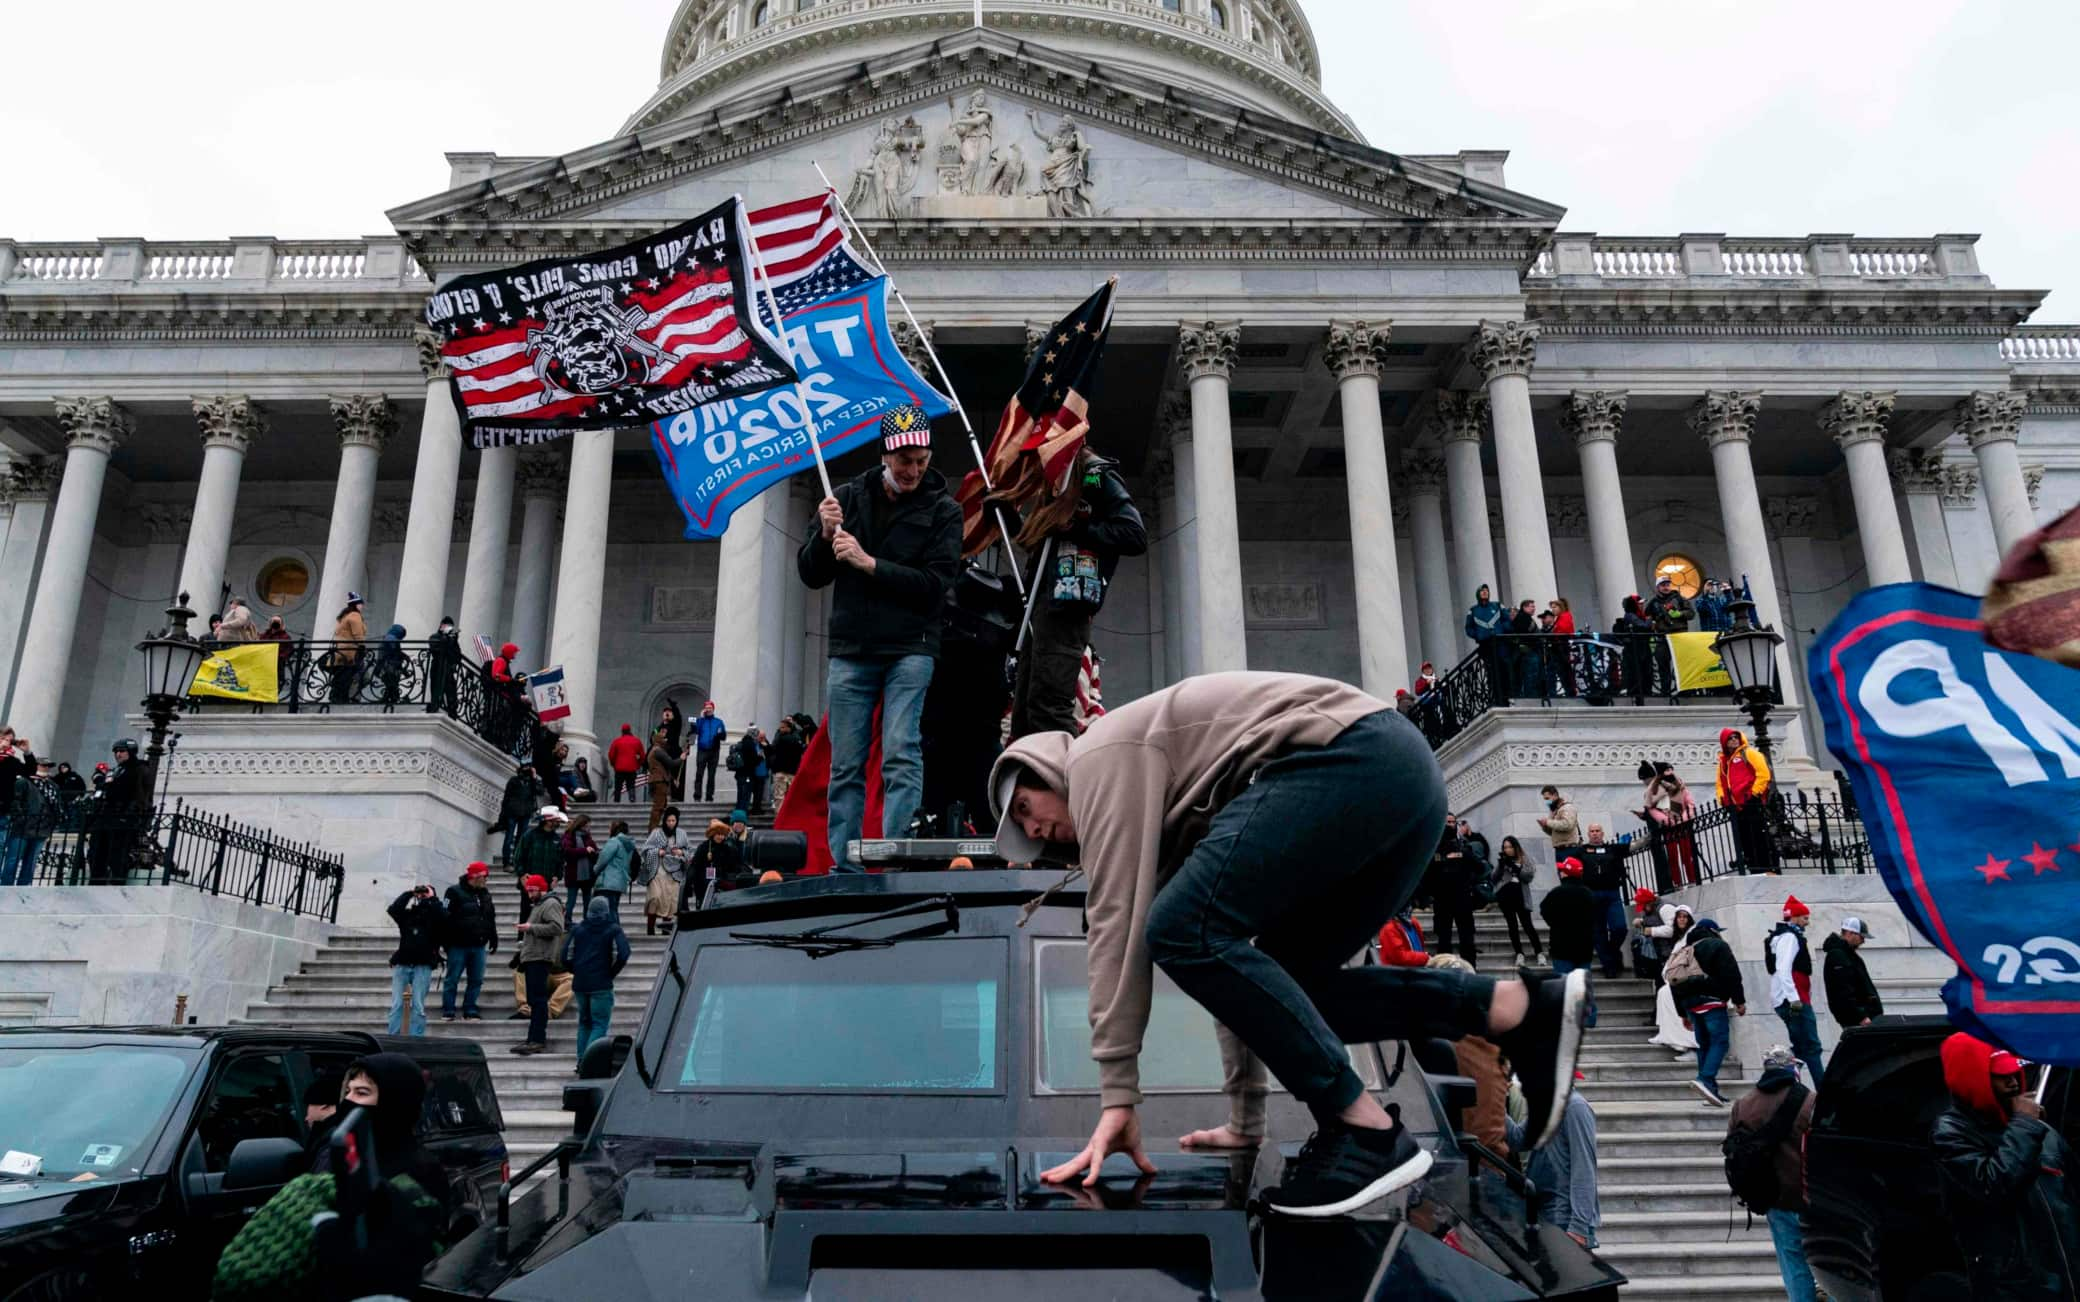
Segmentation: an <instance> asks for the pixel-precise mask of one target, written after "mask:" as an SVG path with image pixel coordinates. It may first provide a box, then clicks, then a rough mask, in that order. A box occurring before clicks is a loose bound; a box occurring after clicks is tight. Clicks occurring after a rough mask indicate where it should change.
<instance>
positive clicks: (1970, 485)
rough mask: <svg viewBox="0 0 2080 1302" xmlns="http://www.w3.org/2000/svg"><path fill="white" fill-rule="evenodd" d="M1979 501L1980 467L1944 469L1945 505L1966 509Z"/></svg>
mask: <svg viewBox="0 0 2080 1302" xmlns="http://www.w3.org/2000/svg"><path fill="white" fill-rule="evenodd" d="M1978 501H1979V467H1977V466H1967V465H1955V466H1944V467H1943V505H1944V506H1948V507H1958V508H1965V507H1970V506H1974V505H1976V504H1977V503H1978Z"/></svg>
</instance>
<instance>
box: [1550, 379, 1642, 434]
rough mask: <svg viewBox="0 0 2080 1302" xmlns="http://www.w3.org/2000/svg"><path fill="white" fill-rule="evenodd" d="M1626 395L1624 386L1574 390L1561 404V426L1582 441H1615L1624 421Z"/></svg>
mask: <svg viewBox="0 0 2080 1302" xmlns="http://www.w3.org/2000/svg"><path fill="white" fill-rule="evenodd" d="M1625 403H1626V395H1625V391H1624V390H1623V389H1576V390H1574V391H1573V392H1572V393H1570V394H1568V395H1567V401H1566V402H1565V403H1563V404H1561V407H1560V428H1561V430H1562V431H1563V432H1565V433H1566V434H1568V435H1569V436H1570V437H1572V438H1573V439H1574V442H1575V446H1576V447H1580V446H1581V445H1583V444H1585V443H1615V442H1617V441H1618V427H1619V426H1620V425H1623V424H1624V423H1625Z"/></svg>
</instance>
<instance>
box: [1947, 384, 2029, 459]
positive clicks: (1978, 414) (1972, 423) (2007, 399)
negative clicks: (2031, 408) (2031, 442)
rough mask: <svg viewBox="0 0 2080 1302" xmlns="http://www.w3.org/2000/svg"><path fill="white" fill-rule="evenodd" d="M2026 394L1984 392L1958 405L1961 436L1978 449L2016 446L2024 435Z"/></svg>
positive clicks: (1998, 390) (1954, 414) (1982, 390)
mask: <svg viewBox="0 0 2080 1302" xmlns="http://www.w3.org/2000/svg"><path fill="white" fill-rule="evenodd" d="M2028 403H2029V398H2028V396H2027V395H2025V394H2021V393H2016V392H2013V391H2012V390H2007V389H1997V390H1991V391H1989V390H1985V389H1981V390H1978V391H1977V392H1975V393H1973V394H1972V395H1971V396H1970V397H1967V398H1966V399H1965V400H1964V401H1963V402H1960V403H1958V404H1957V406H1956V408H1955V409H1954V411H1953V413H1952V414H1953V416H1954V418H1955V419H1956V421H1957V432H1958V433H1960V434H1962V435H1964V441H1965V442H1966V443H1968V444H1970V445H1971V446H1972V447H1973V448H1974V449H1977V448H1978V447H1979V446H1980V445H1981V444H1983V443H2001V442H2008V443H2012V442H2014V441H2015V437H2016V435H2018V434H2020V433H2021V432H2022V412H2023V409H2024V408H2025V407H2026V406H2027V405H2028Z"/></svg>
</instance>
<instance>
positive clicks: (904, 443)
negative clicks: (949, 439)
mask: <svg viewBox="0 0 2080 1302" xmlns="http://www.w3.org/2000/svg"><path fill="white" fill-rule="evenodd" d="M930 446H932V418H931V417H929V416H927V415H925V414H924V408H922V407H914V406H910V405H908V404H905V405H904V406H901V407H895V408H891V409H890V411H889V413H888V414H887V415H886V416H883V417H882V418H881V450H882V451H883V452H894V451H895V450H896V449H897V448H928V447H930Z"/></svg>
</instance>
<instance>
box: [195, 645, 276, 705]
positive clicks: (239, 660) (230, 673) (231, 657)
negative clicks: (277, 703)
mask: <svg viewBox="0 0 2080 1302" xmlns="http://www.w3.org/2000/svg"><path fill="white" fill-rule="evenodd" d="M277 645H278V644H276V643H274V642H252V643H248V644H246V645H244V646H225V647H218V648H217V649H216V651H215V652H214V653H212V654H211V655H210V657H209V659H207V660H204V661H203V662H202V668H200V669H198V670H196V671H195V681H194V683H193V684H192V685H191V686H190V687H189V688H188V694H189V695H190V696H222V697H225V698H227V699H229V700H233V701H256V702H268V701H272V700H274V699H275V696H276V695H277V693H278V692H279V691H280V690H281V683H280V681H279V679H280V671H281V652H280V651H279V650H278V649H277Z"/></svg>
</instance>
